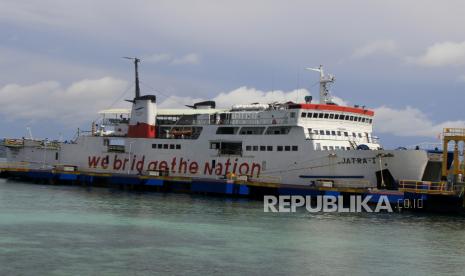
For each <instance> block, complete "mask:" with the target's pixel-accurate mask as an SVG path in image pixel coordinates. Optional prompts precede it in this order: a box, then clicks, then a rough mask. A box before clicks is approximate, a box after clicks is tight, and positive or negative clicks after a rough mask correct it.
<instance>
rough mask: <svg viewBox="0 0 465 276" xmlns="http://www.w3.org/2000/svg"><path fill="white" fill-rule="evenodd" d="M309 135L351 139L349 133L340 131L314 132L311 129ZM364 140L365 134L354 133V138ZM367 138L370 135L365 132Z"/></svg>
mask: <svg viewBox="0 0 465 276" xmlns="http://www.w3.org/2000/svg"><path fill="white" fill-rule="evenodd" d="M308 133H310V134H311V133H313V134H316V135H332V136H336V135H337V136H342V135H343V134H344V136H345V137H349V132H347V131H344V132H342V131H339V130H337V131H336V130H317V129H314V130H313V131H312V129H311V128H309V129H308ZM357 136H358V138H363V134H362V133H355V132H352V137H354V138H357ZM365 136H366V137H368V133H367V132H365Z"/></svg>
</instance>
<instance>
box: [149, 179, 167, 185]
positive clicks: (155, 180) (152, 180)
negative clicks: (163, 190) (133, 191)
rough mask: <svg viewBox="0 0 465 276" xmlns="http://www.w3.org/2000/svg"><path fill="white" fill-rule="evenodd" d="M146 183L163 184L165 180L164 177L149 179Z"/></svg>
mask: <svg viewBox="0 0 465 276" xmlns="http://www.w3.org/2000/svg"><path fill="white" fill-rule="evenodd" d="M145 185H147V186H163V180H162V179H147V181H146V182H145Z"/></svg>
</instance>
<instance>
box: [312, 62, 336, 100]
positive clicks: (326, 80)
mask: <svg viewBox="0 0 465 276" xmlns="http://www.w3.org/2000/svg"><path fill="white" fill-rule="evenodd" d="M305 70H309V71H315V72H319V73H320V104H334V103H333V101H332V96H331V92H330V91H329V86H330V85H331V84H333V83H334V81H335V80H336V78H335V77H334V76H333V75H331V74H328V75H327V76H325V73H324V71H323V65H320V66H319V67H318V68H310V67H308V68H305Z"/></svg>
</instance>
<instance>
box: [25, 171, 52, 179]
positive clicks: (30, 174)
mask: <svg viewBox="0 0 465 276" xmlns="http://www.w3.org/2000/svg"><path fill="white" fill-rule="evenodd" d="M27 176H28V177H30V178H36V179H51V178H53V174H52V173H51V172H28V173H27Z"/></svg>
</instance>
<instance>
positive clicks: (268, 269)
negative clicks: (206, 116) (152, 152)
mask: <svg viewBox="0 0 465 276" xmlns="http://www.w3.org/2000/svg"><path fill="white" fill-rule="evenodd" d="M464 241H465V219H464V218H462V217H453V216H436V215H413V214H406V213H404V214H309V213H306V212H299V213H294V214H273V213H264V212H263V207H262V203H261V202H260V201H253V200H244V199H243V200H237V199H236V200H231V199H225V198H215V197H207V196H195V195H183V194H159V193H135V192H124V191H119V190H111V189H104V188H90V189H85V188H82V187H70V186H45V185H35V184H30V183H21V182H14V181H6V180H4V179H0V275H154V274H163V275H172V274H176V275H192V274H194V275H208V274H216V275H223V274H228V275H248V274H262V275H264V274H268V275H285V274H286V275H289V274H291V275H292V274H294V275H369V274H378V275H396V274H397V275H406V274H409V275H415V274H427V275H439V274H444V275H464V274H465V267H464V266H465V242H464Z"/></svg>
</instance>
